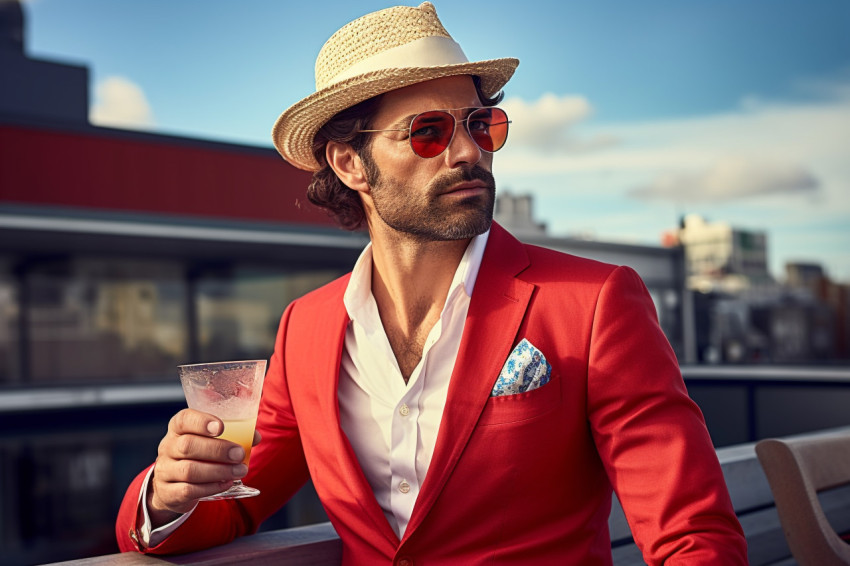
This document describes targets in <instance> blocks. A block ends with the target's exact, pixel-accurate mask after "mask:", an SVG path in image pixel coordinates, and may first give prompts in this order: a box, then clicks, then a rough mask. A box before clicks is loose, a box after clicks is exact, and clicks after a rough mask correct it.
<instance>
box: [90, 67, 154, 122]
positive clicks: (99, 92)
mask: <svg viewBox="0 0 850 566" xmlns="http://www.w3.org/2000/svg"><path fill="white" fill-rule="evenodd" d="M89 120H90V121H91V122H92V123H93V124H97V125H100V126H112V127H117V128H131V129H147V128H150V127H152V126H153V125H154V121H153V112H152V111H151V106H150V104H149V103H148V100H147V98H146V97H145V93H144V92H143V91H142V89H141V88H140V87H139V86H138V85H137V84H136V83H134V82H132V81H130V80H128V79H125V78H123V77H116V76H113V77H107V78H106V79H104V80H102V81H100V82H99V83H98V84H97V85H96V86H95V89H94V104H93V106H92V108H91V110H90V112H89Z"/></svg>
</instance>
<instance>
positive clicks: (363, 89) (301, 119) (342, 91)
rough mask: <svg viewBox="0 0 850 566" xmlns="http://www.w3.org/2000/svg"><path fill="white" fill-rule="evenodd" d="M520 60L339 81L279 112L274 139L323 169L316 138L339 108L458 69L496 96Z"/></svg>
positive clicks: (289, 156)
mask: <svg viewBox="0 0 850 566" xmlns="http://www.w3.org/2000/svg"><path fill="white" fill-rule="evenodd" d="M517 65H519V60H518V59H514V58H504V59H490V60H487V61H475V62H469V63H457V64H452V65H441V66H436V67H403V68H393V69H381V70H380V71H373V72H371V73H365V74H362V75H358V76H355V77H351V78H349V79H346V80H343V81H340V82H338V83H335V84H333V85H331V86H329V87H327V88H324V89H322V90H320V91H317V92H315V93H313V94H311V95H310V96H308V97H307V98H304V99H302V100H300V101H299V102H296V103H295V104H293V105H292V106H290V107H289V108H287V109H286V110H284V112H283V113H282V114H281V115H280V117H278V119H277V121H276V122H275V125H274V128H273V129H272V140H273V141H274V145H275V147H276V148H277V150H278V151H279V152H280V154H281V155H282V156H283V158H284V159H286V160H287V161H288V162H289V163H291V164H292V165H294V166H295V167H298V168H299V169H304V170H307V171H318V170H319V168H320V166H319V163H318V162H317V161H316V159H315V158H314V157H313V139H314V138H315V137H316V133H317V132H318V131H319V129H320V128H321V127H322V126H324V125H325V124H326V123H327V122H328V120H330V119H331V118H333V117H334V116H335V115H336V114H338V113H339V112H341V111H343V110H345V109H346V108H350V107H352V106H354V105H355V104H358V103H360V102H363V101H364V100H367V99H369V98H372V97H373V96H378V95H379V94H384V93H385V92H389V91H391V90H396V89H399V88H402V87H405V86H409V85H412V84H417V83H421V82H425V81H429V80H432V79H439V78H442V77H451V76H456V75H475V76H477V77H480V78H481V90H482V91H483V93H484V94H485V95H486V96H493V95H494V94H496V93H497V92H499V91H500V90H501V89H502V87H503V86H505V84H506V83H507V82H508V80H510V78H511V77H512V76H513V74H514V71H515V70H516V68H517Z"/></svg>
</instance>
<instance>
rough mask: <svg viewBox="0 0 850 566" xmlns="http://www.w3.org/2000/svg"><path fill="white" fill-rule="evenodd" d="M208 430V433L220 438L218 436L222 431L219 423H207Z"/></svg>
mask: <svg viewBox="0 0 850 566" xmlns="http://www.w3.org/2000/svg"><path fill="white" fill-rule="evenodd" d="M207 430H208V431H209V432H210V434H211V435H213V436H218V435H219V433H220V432H221V431H220V430H219V425H218V423H217V422H216V421H210V422H209V423H207Z"/></svg>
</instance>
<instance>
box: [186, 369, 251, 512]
mask: <svg viewBox="0 0 850 566" xmlns="http://www.w3.org/2000/svg"><path fill="white" fill-rule="evenodd" d="M177 369H178V373H179V374H180V383H181V384H182V385H183V393H184V394H185V395H186V402H187V403H188V405H189V408H190V409H195V410H197V411H203V412H204V413H210V414H212V415H215V416H217V417H218V418H220V419H221V420H222V421H223V422H224V431H223V432H222V433H221V434H220V435H219V436H218V438H223V439H225V440H229V441H231V442H235V443H236V444H239V445H240V446H242V448H243V449H244V450H245V459H244V460H242V462H243V463H244V464H245V465H246V466H247V465H248V459H249V458H250V457H251V446H252V445H253V440H254V427H255V426H256V425H257V412H258V410H259V407H260V394H261V393H262V391H263V379H264V377H265V373H266V360H246V361H239V362H213V363H206V364H191V365H183V366H177ZM259 494H260V490H258V489H255V488H253V487H248V486H247V485H245V484H243V483H242V481H241V480H236V481H234V482H233V485H232V486H231V487H230V489H228V490H226V491H223V492H221V493H217V494H215V495H210V496H208V497H204V498H202V499H200V501H213V500H216V499H237V498H240V497H253V496H255V495H259Z"/></svg>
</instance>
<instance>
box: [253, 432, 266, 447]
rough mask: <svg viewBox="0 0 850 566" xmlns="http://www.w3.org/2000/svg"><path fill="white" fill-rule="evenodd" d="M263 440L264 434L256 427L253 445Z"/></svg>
mask: <svg viewBox="0 0 850 566" xmlns="http://www.w3.org/2000/svg"><path fill="white" fill-rule="evenodd" d="M262 440H263V435H262V434H260V431H259V430H257V429H254V440H253V441H252V442H251V446H256V445H257V444H259V443H260V442H261V441H262Z"/></svg>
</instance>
